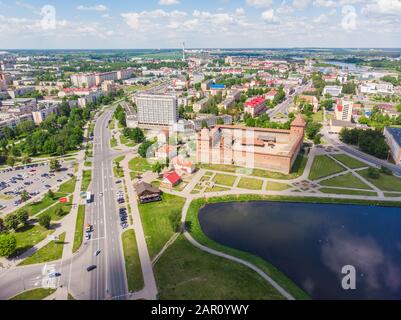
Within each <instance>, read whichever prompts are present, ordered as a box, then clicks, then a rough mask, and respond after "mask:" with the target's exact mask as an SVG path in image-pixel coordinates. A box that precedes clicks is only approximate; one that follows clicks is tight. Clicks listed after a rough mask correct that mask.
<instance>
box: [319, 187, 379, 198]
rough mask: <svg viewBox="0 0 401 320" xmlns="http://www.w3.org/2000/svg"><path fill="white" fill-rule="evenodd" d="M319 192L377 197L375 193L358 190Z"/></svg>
mask: <svg viewBox="0 0 401 320" xmlns="http://www.w3.org/2000/svg"><path fill="white" fill-rule="evenodd" d="M319 191H320V192H323V193H331V194H349V195H353V196H371V197H375V196H377V193H376V192H372V191H359V190H347V189H334V188H320V189H319Z"/></svg>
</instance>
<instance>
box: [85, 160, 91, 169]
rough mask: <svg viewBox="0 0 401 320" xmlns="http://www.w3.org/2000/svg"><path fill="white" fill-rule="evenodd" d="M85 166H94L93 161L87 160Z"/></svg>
mask: <svg viewBox="0 0 401 320" xmlns="http://www.w3.org/2000/svg"><path fill="white" fill-rule="evenodd" d="M84 166H85V167H87V168H90V167H92V162H91V161H85V163H84Z"/></svg>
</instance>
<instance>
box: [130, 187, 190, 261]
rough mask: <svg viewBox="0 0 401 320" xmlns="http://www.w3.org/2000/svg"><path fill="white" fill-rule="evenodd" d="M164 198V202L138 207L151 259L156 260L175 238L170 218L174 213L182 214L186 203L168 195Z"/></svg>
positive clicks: (179, 198)
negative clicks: (173, 237)
mask: <svg viewBox="0 0 401 320" xmlns="http://www.w3.org/2000/svg"><path fill="white" fill-rule="evenodd" d="M162 197H163V201H159V202H153V203H148V204H140V205H139V206H138V207H139V212H140V214H141V219H142V224H143V229H144V232H145V236H146V243H147V245H148V249H149V254H150V256H151V258H154V257H155V256H156V255H157V254H158V253H159V252H160V250H161V249H162V248H163V246H164V245H165V244H166V242H167V241H168V240H169V239H170V238H171V237H172V236H173V234H174V231H173V228H172V226H171V223H170V220H169V216H170V214H171V213H173V212H181V210H182V207H183V206H184V202H185V199H184V198H181V197H177V196H173V195H170V194H166V193H165V194H163V196H162Z"/></svg>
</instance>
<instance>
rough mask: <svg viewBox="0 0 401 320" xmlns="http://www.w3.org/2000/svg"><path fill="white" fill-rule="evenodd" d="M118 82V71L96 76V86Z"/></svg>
mask: <svg viewBox="0 0 401 320" xmlns="http://www.w3.org/2000/svg"><path fill="white" fill-rule="evenodd" d="M116 80H117V72H116V71H110V72H102V73H96V75H95V81H96V86H100V85H101V84H102V83H103V82H104V81H116Z"/></svg>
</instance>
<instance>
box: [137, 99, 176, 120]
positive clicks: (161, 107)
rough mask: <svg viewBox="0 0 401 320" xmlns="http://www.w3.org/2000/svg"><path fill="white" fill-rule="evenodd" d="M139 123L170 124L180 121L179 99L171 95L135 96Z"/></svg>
mask: <svg viewBox="0 0 401 320" xmlns="http://www.w3.org/2000/svg"><path fill="white" fill-rule="evenodd" d="M135 102H136V105H137V108H138V123H139V124H145V125H158V126H170V125H173V124H175V123H177V121H178V104H177V99H176V97H174V96H171V95H152V94H140V95H137V96H136V97H135Z"/></svg>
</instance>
